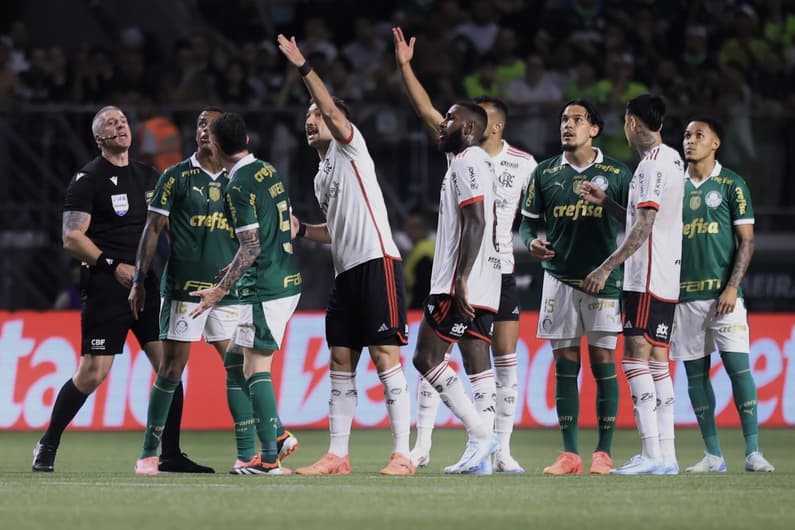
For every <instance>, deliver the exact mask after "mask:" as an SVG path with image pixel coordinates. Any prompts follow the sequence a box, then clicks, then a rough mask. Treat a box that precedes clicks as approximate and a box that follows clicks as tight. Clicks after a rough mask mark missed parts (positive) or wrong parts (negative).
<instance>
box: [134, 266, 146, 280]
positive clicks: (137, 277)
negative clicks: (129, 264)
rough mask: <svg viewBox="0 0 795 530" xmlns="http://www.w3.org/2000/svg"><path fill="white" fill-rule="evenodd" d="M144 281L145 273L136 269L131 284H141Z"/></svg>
mask: <svg viewBox="0 0 795 530" xmlns="http://www.w3.org/2000/svg"><path fill="white" fill-rule="evenodd" d="M145 279H146V273H145V272H144V271H142V270H140V269H136V271H135V274H133V283H143V281H144V280H145Z"/></svg>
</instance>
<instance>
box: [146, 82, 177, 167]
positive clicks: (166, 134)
mask: <svg viewBox="0 0 795 530" xmlns="http://www.w3.org/2000/svg"><path fill="white" fill-rule="evenodd" d="M138 116H139V118H140V120H141V122H140V124H139V125H138V127H137V128H136V130H135V145H136V146H138V151H137V154H136V158H137V159H138V160H140V161H141V162H143V163H144V164H149V165H150V166H153V167H155V168H157V170H158V171H160V172H161V173H162V172H163V171H165V170H166V169H167V168H169V167H171V166H173V165H174V164H176V163H177V162H179V161H180V160H182V139H181V137H180V132H179V129H177V126H176V125H174V122H172V121H171V120H170V119H169V118H168V117H166V116H164V115H163V114H162V113H161V112H160V111H159V109H158V108H157V106H156V105H155V103H154V101H152V98H151V97H149V96H143V97H142V98H141V102H140V104H139V106H138Z"/></svg>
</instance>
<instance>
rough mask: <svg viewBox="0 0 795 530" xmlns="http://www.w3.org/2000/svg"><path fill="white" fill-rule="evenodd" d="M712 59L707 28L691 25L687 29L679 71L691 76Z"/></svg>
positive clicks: (687, 76)
mask: <svg viewBox="0 0 795 530" xmlns="http://www.w3.org/2000/svg"><path fill="white" fill-rule="evenodd" d="M708 62H711V61H710V56H709V51H708V49H707V28H705V27H704V26H689V27H688V28H687V30H686V31H685V49H684V51H683V52H682V55H681V56H680V58H679V72H680V73H681V74H682V75H683V76H684V77H685V78H688V79H689V78H691V77H692V76H694V75H696V72H698V71H699V70H701V69H702V68H703V67H704V66H705V65H706V64H707V63H708Z"/></svg>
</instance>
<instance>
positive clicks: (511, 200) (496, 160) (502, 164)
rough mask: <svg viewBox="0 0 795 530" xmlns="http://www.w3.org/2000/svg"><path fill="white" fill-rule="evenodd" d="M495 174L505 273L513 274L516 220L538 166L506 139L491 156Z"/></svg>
mask: <svg viewBox="0 0 795 530" xmlns="http://www.w3.org/2000/svg"><path fill="white" fill-rule="evenodd" d="M491 162H492V164H494V173H495V175H496V179H497V180H496V181H495V182H496V185H495V188H494V190H495V192H496V194H497V197H496V199H495V201H494V202H495V211H496V213H497V243H499V245H500V257H501V258H502V273H503V274H510V273H512V272H513V266H514V257H513V235H512V228H513V221H514V219H515V218H516V212H517V210H518V209H519V203H520V202H521V201H522V197H524V194H525V192H526V191H527V185H528V183H529V182H530V175H531V174H532V173H533V170H534V169H535V168H536V166H537V165H538V163H537V162H536V159H535V158H533V155H531V154H530V153H525V152H524V151H522V150H521V149H517V148H515V147H513V146H512V145H510V144H509V143H508V142H506V141H505V140H503V141H502V150H501V151H500V152H499V153H498V154H496V155H495V156H493V157H491Z"/></svg>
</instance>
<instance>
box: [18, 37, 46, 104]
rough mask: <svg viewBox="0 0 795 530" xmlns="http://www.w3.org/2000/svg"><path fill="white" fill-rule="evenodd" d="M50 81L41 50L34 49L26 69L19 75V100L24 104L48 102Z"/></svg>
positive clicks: (44, 57) (44, 53)
mask: <svg viewBox="0 0 795 530" xmlns="http://www.w3.org/2000/svg"><path fill="white" fill-rule="evenodd" d="M51 88H52V81H51V79H50V72H49V67H48V61H47V52H46V51H45V50H44V49H43V48H34V49H33V51H31V53H30V63H29V66H28V69H27V70H25V71H24V72H21V73H20V74H19V98H20V99H21V100H22V101H25V102H26V103H41V104H46V103H49V102H50V89H51Z"/></svg>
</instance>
